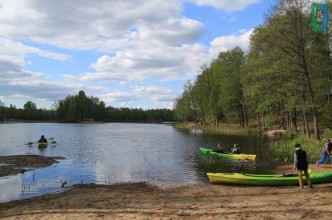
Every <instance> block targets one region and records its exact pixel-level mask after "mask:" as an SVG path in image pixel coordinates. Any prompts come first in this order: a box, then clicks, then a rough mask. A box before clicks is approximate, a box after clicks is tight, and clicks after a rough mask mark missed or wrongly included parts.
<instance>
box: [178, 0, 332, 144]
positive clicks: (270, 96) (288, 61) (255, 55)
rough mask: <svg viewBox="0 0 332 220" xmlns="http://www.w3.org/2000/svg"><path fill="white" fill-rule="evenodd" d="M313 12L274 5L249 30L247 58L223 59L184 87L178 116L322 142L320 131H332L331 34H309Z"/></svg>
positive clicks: (283, 2)
mask: <svg viewBox="0 0 332 220" xmlns="http://www.w3.org/2000/svg"><path fill="white" fill-rule="evenodd" d="M327 3H328V6H329V10H331V8H332V3H331V2H330V1H327ZM310 6H311V4H309V3H308V1H301V0H279V1H277V4H276V5H275V6H274V7H272V8H271V11H270V13H269V14H268V15H266V18H265V22H264V24H262V25H260V26H258V27H256V28H255V29H254V31H253V33H252V35H251V37H250V47H249V50H248V52H246V53H245V52H244V51H242V50H241V49H240V48H239V47H235V48H233V49H232V50H228V51H225V52H220V53H219V54H218V57H216V58H215V59H213V60H212V61H211V63H210V64H209V65H207V66H204V67H202V68H201V72H200V74H199V75H198V76H197V77H196V79H195V81H188V82H186V83H185V85H184V92H183V93H182V94H181V95H180V96H179V97H178V98H177V99H176V100H175V117H176V118H178V119H179V120H182V121H195V122H200V123H202V124H209V123H210V124H214V125H218V124H220V123H221V122H226V123H227V122H228V123H238V124H239V125H240V126H242V127H249V126H254V125H255V126H258V128H259V129H261V130H264V129H265V128H266V127H267V126H270V125H272V124H278V125H280V127H284V128H286V129H289V130H292V131H295V132H298V131H302V132H303V133H304V134H306V135H307V136H313V137H315V138H317V139H319V138H320V134H319V130H320V129H322V128H331V125H332V114H331V97H332V81H331V80H332V59H331V41H332V39H331V30H327V31H324V32H315V31H314V30H313V28H312V25H311V11H310ZM330 12H331V11H330ZM328 26H330V25H328Z"/></svg>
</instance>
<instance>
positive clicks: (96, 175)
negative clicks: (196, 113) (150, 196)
mask: <svg viewBox="0 0 332 220" xmlns="http://www.w3.org/2000/svg"><path fill="white" fill-rule="evenodd" d="M41 135H45V137H46V138H48V139H49V138H51V137H53V138H54V139H55V140H56V142H57V143H56V144H55V145H49V146H48V147H47V148H45V149H43V150H42V149H39V148H38V146H37V144H36V143H35V144H33V145H31V146H29V145H25V143H27V142H37V141H38V139H39V138H40V136H41ZM0 140H1V143H0V155H2V156H6V155H18V154H38V155H44V156H61V157H65V158H66V159H65V160H59V162H60V163H57V164H54V165H52V166H50V167H46V168H41V169H33V170H31V171H27V172H25V173H23V174H17V175H12V176H7V177H0V188H1V194H0V202H6V201H11V200H15V199H21V198H28V197H32V196H37V195H42V194H45V193H50V192H57V191H61V190H63V188H61V186H63V185H64V186H65V187H68V186H71V185H73V184H77V183H96V184H112V183H121V182H139V181H144V182H149V183H151V184H155V185H158V186H161V187H175V186H180V185H188V184H210V183H209V180H208V178H207V176H206V173H207V172H248V173H249V172H250V173H255V172H261V171H262V170H266V169H268V168H269V167H268V166H267V167H264V168H262V167H258V166H256V162H254V161H232V160H220V159H216V158H207V157H202V156H198V155H199V151H198V148H199V147H200V146H207V147H209V146H214V145H216V144H217V143H220V144H221V145H222V146H228V148H227V149H228V150H230V148H231V146H233V144H234V143H238V144H240V147H241V151H242V153H248V154H257V158H259V157H260V155H263V154H262V152H263V151H264V145H265V144H266V142H267V141H269V140H268V139H266V137H260V136H240V135H213V134H206V133H204V132H202V131H201V130H197V129H191V130H182V129H177V128H175V127H174V126H172V125H169V124H136V123H91V124H63V123H12V124H0ZM260 159H261V160H262V159H266V160H268V158H260Z"/></svg>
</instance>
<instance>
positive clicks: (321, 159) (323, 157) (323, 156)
mask: <svg viewBox="0 0 332 220" xmlns="http://www.w3.org/2000/svg"><path fill="white" fill-rule="evenodd" d="M326 155H327V154H326V153H325V152H323V153H322V158H320V160H318V161H317V166H319V164H321V163H324V161H325V160H326Z"/></svg>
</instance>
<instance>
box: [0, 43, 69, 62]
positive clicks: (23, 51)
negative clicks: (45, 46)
mask: <svg viewBox="0 0 332 220" xmlns="http://www.w3.org/2000/svg"><path fill="white" fill-rule="evenodd" d="M0 51H1V53H0V60H6V61H9V62H13V63H16V64H18V65H21V66H24V64H25V58H26V55H29V54H35V55H38V56H41V57H47V58H51V59H56V60H68V59H70V56H69V55H66V54H61V53H53V52H49V51H45V50H41V49H39V48H36V47H30V46H26V45H24V44H23V43H21V42H15V41H12V40H10V39H6V38H3V37H0Z"/></svg>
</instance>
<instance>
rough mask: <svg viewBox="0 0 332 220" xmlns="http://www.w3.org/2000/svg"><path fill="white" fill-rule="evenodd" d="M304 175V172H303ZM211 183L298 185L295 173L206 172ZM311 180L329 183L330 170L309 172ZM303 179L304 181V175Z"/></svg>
mask: <svg viewBox="0 0 332 220" xmlns="http://www.w3.org/2000/svg"><path fill="white" fill-rule="evenodd" d="M303 175H304V174H303ZM207 176H208V177H209V180H210V182H211V183H214V184H217V183H224V184H238V185H254V186H290V185H298V184H299V179H298V176H297V174H288V175H284V174H266V175H265V174H242V173H207ZM309 176H310V179H311V182H312V183H314V184H316V183H330V182H332V172H322V173H312V172H311V173H309ZM303 181H304V182H306V179H305V177H304V178H303Z"/></svg>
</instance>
